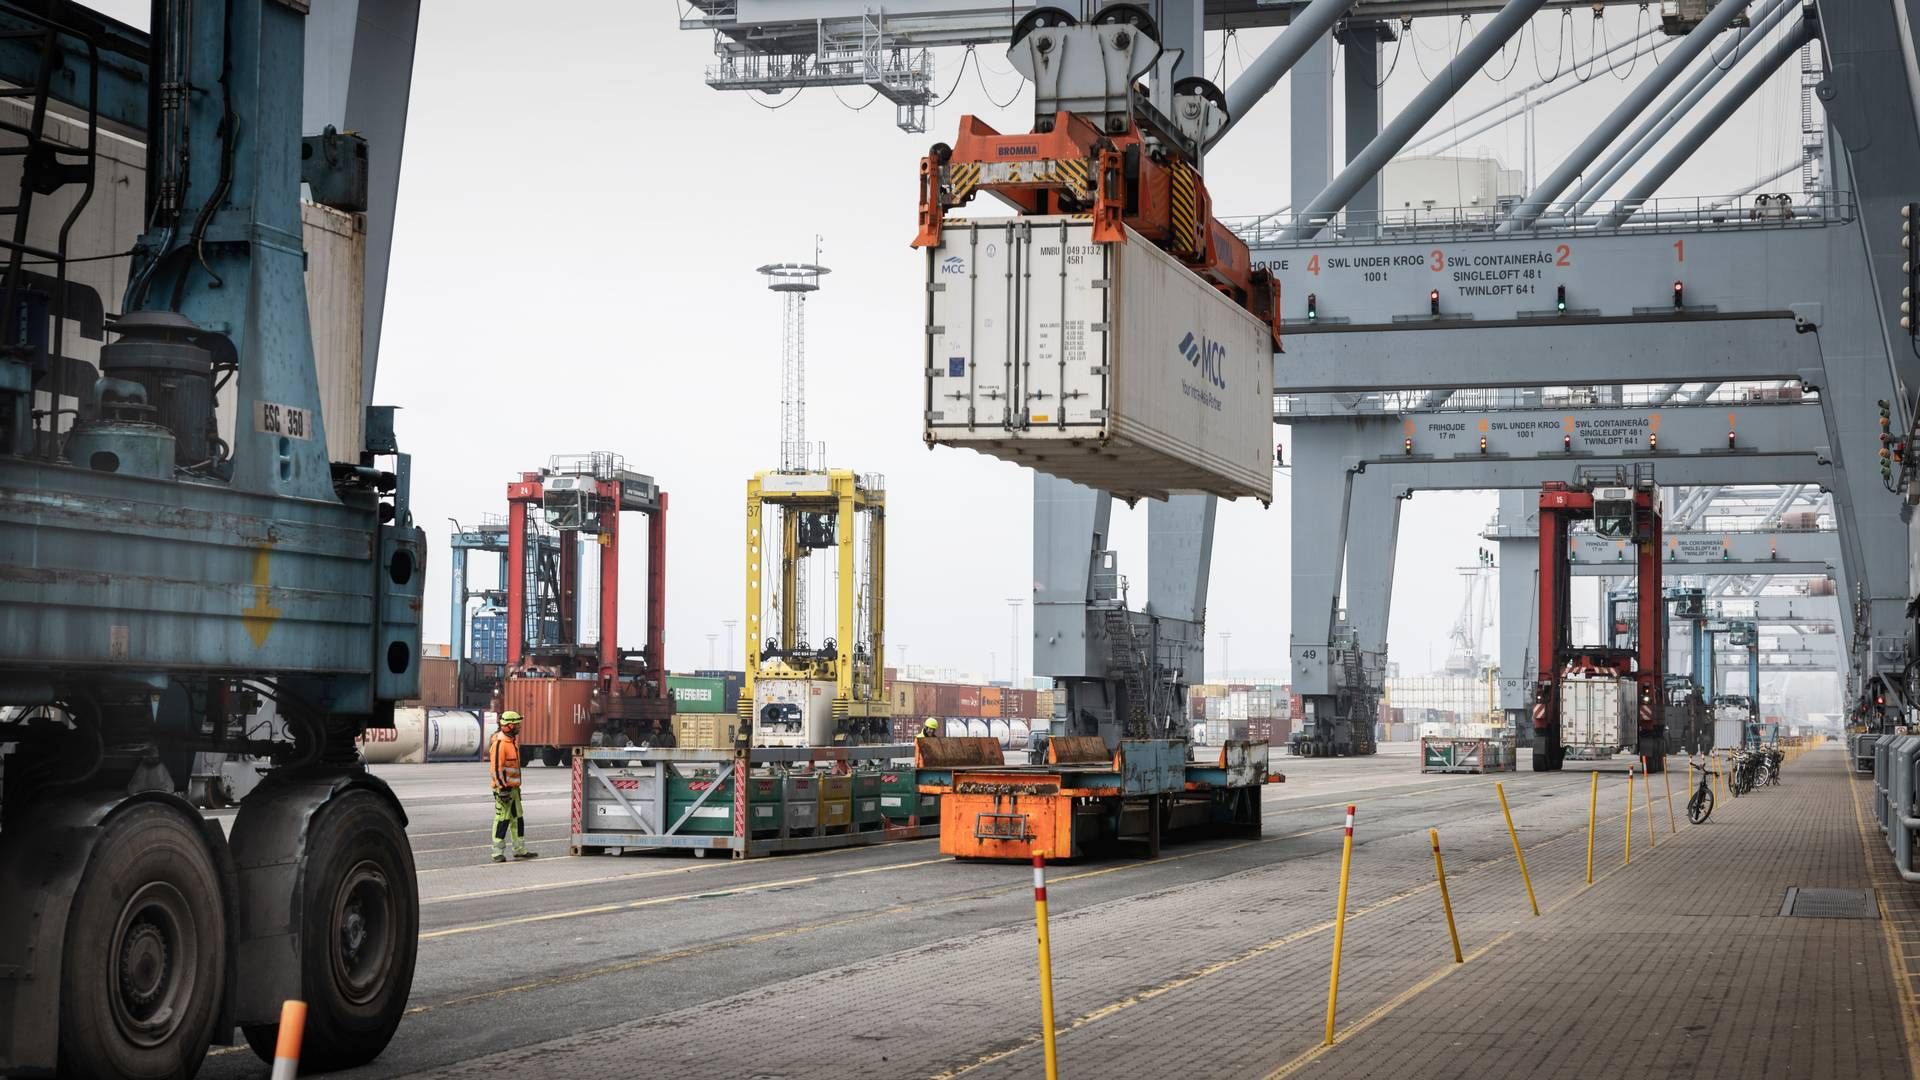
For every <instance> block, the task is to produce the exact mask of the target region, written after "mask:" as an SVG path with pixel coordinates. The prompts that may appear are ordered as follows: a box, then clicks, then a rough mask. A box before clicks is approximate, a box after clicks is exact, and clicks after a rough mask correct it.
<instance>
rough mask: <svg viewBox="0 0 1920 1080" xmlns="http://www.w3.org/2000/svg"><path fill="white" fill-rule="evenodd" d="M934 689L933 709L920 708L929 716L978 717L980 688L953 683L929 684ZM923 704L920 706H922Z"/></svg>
mask: <svg viewBox="0 0 1920 1080" xmlns="http://www.w3.org/2000/svg"><path fill="white" fill-rule="evenodd" d="M930 685H932V686H933V688H934V701H935V704H936V707H935V708H932V709H928V708H924V707H923V708H922V709H921V710H920V711H921V712H923V713H926V714H927V715H929V716H979V715H980V688H979V687H977V686H957V685H955V684H953V683H934V684H930ZM924 704H925V703H924V702H923V703H922V705H923V706H924Z"/></svg>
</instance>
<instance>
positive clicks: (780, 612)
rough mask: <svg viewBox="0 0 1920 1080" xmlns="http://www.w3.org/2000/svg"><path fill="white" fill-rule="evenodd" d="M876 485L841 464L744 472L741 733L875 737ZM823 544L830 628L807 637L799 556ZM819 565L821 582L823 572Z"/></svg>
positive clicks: (882, 617) (782, 741) (883, 719)
mask: <svg viewBox="0 0 1920 1080" xmlns="http://www.w3.org/2000/svg"><path fill="white" fill-rule="evenodd" d="M886 508H887V497H886V492H885V490H884V489H883V488H882V485H881V483H880V480H879V478H878V477H874V476H862V475H857V474H855V473H854V472H852V471H850V470H847V469H824V470H815V471H792V472H788V471H776V472H763V473H759V474H758V475H756V476H754V478H753V479H751V480H749V481H747V532H746V535H747V550H746V556H747V558H746V584H747V590H746V591H747V605H746V626H747V663H746V679H745V683H744V686H743V688H742V690H741V692H740V705H739V713H740V720H741V730H742V732H748V731H750V732H751V738H752V744H753V745H754V746H785V747H807V746H828V745H843V744H846V743H850V742H854V743H858V742H874V741H879V740H882V739H885V738H886V737H887V735H888V728H889V727H890V719H891V716H892V710H891V708H890V707H889V705H888V702H887V695H886V689H885V686H884V684H883V682H882V674H883V672H882V665H881V658H882V657H884V656H885V655H886V651H885V650H886V610H887V609H886V595H885V587H886V550H887V531H886ZM822 551H824V552H830V553H832V556H833V571H832V574H831V575H830V577H831V581H832V588H833V597H834V602H833V605H832V610H833V613H834V616H833V617H834V622H833V628H832V633H831V634H830V635H827V636H824V637H822V638H820V639H818V640H814V639H813V638H811V637H810V636H809V635H810V634H811V628H810V627H809V626H807V625H806V616H805V612H806V611H808V610H809V607H808V605H806V604H805V602H804V591H805V589H806V587H807V583H808V582H809V581H810V580H813V576H812V575H810V574H808V573H807V572H806V563H807V562H808V561H809V560H810V559H812V558H813V556H814V553H815V552H822ZM827 577H828V576H827V575H822V577H821V578H820V580H826V579H827Z"/></svg>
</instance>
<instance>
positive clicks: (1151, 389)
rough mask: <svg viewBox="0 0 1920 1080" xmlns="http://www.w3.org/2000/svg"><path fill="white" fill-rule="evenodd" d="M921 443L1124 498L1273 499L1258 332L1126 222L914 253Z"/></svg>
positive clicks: (957, 241)
mask: <svg viewBox="0 0 1920 1080" xmlns="http://www.w3.org/2000/svg"><path fill="white" fill-rule="evenodd" d="M926 349H927V352H926V369H925V370H926V392H925V395H924V400H923V402H922V406H923V409H924V420H925V424H926V439H927V442H928V443H929V444H940V445H945V446H963V447H968V448H970V449H974V450H978V451H980V452H981V453H984V454H989V455H992V456H994V457H998V458H1002V459H1004V460H1007V461H1011V462H1014V463H1016V464H1020V465H1027V466H1030V467H1032V468H1035V469H1039V470H1041V471H1043V472H1048V473H1051V474H1053V475H1055V476H1058V477H1061V478H1062V479H1066V480H1072V481H1074V482H1076V483H1081V484H1086V485H1088V486H1090V487H1097V488H1101V489H1103V490H1106V491H1109V492H1112V493H1113V494H1115V495H1118V496H1120V497H1121V498H1125V499H1135V498H1141V497H1147V498H1155V499H1163V498H1166V497H1167V496H1168V495H1170V494H1173V493H1175V492H1193V491H1200V492H1211V493H1213V494H1215V495H1219V496H1221V497H1222V498H1228V499H1232V498H1239V497H1241V496H1249V495H1250V496H1253V497H1254V498H1257V499H1259V500H1260V501H1262V502H1268V501H1271V500H1272V498H1273V339H1272V338H1271V337H1270V336H1269V334H1268V331H1267V328H1266V327H1265V326H1263V325H1262V324H1261V323H1260V321H1259V320H1258V319H1256V318H1254V317H1253V316H1252V315H1249V314H1248V313H1247V312H1246V311H1245V310H1243V309H1242V308H1241V307H1240V306H1239V305H1238V304H1235V303H1234V302H1233V301H1232V300H1229V299H1228V298H1227V297H1226V296H1224V295H1223V294H1221V292H1220V291H1219V290H1218V289H1215V288H1214V287H1212V286H1211V285H1209V284H1207V283H1206V282H1205V281H1202V280H1201V279H1200V278H1199V277H1198V276H1196V275H1195V274H1194V273H1193V272H1192V271H1190V270H1188V269H1187V268H1186V267H1185V266H1183V265H1181V263H1180V261H1179V260H1177V259H1175V258H1174V257H1173V256H1171V255H1168V254H1167V253H1166V252H1164V251H1161V250H1160V249H1159V248H1157V247H1155V246H1154V245H1153V244H1152V243H1150V242H1148V241H1147V240H1145V239H1143V238H1142V237H1141V236H1140V235H1139V234H1137V233H1135V232H1133V231H1132V230H1130V229H1129V230H1128V231H1127V240H1126V242H1125V243H1119V244H1096V243H1094V242H1093V225H1092V223H1091V222H1090V221H1088V220H1086V219H1084V218H1076V217H1071V216H1055V217H1028V218H1012V219H996V220H975V221H955V222H949V223H948V224H947V225H946V226H945V228H944V229H943V231H942V233H941V240H940V243H939V244H938V245H937V246H935V247H931V248H928V249H927V345H926Z"/></svg>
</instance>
